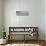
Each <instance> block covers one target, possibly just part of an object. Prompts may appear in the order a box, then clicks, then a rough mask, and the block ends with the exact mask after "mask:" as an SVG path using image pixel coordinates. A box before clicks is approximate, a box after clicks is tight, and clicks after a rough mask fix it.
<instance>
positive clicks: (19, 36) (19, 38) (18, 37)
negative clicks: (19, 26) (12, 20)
mask: <svg viewBox="0 0 46 46" xmlns="http://www.w3.org/2000/svg"><path fill="white" fill-rule="evenodd" d="M15 37H16V40H24V35H15Z"/></svg>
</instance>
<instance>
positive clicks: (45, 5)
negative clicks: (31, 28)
mask: <svg viewBox="0 0 46 46" xmlns="http://www.w3.org/2000/svg"><path fill="white" fill-rule="evenodd" d="M45 40H46V0H45Z"/></svg>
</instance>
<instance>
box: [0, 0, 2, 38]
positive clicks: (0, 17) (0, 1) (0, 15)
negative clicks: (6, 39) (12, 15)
mask: <svg viewBox="0 0 46 46" xmlns="http://www.w3.org/2000/svg"><path fill="white" fill-rule="evenodd" d="M1 37H2V0H0V38H1Z"/></svg>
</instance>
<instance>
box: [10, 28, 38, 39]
mask: <svg viewBox="0 0 46 46" xmlns="http://www.w3.org/2000/svg"><path fill="white" fill-rule="evenodd" d="M9 39H10V40H13V39H15V40H31V39H34V40H37V39H38V27H9Z"/></svg>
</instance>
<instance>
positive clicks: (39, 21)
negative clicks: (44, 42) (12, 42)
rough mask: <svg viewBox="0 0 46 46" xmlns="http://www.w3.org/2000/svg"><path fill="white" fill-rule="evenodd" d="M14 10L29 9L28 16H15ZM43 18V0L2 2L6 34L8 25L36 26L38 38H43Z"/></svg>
mask: <svg viewBox="0 0 46 46" xmlns="http://www.w3.org/2000/svg"><path fill="white" fill-rule="evenodd" d="M16 11H29V16H16ZM31 11H32V14H31ZM44 18H45V17H44V1H43V0H5V2H4V20H5V21H4V26H5V31H6V32H7V35H8V34H9V27H10V26H15V27H16V26H37V27H39V38H40V39H45V34H44V33H45V22H44V21H45V19H44ZM43 31H44V32H43Z"/></svg>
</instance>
